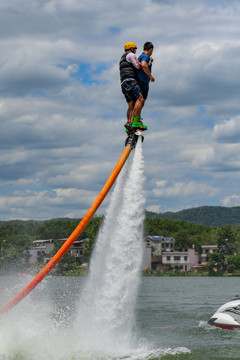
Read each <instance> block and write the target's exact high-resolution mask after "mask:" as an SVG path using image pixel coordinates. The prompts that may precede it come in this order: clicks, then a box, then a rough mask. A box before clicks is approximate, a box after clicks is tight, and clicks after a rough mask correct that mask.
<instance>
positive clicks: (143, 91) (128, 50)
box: [119, 42, 155, 134]
mask: <svg viewBox="0 0 240 360" xmlns="http://www.w3.org/2000/svg"><path fill="white" fill-rule="evenodd" d="M146 44H147V47H148V49H145V45H146ZM149 47H150V49H149ZM124 50H125V52H124V54H123V55H122V57H121V60H120V63H119V70H120V81H121V89H122V93H123V94H124V96H125V99H126V101H127V103H128V109H127V122H126V124H125V125H124V126H125V128H126V132H127V134H129V133H130V132H131V131H132V130H136V129H141V130H147V126H146V125H144V124H143V122H142V121H141V110H142V108H143V106H144V103H145V101H146V98H147V93H148V83H149V81H155V79H154V77H153V76H152V75H151V63H152V61H153V59H152V58H150V56H151V55H152V51H153V45H152V43H150V42H147V43H145V44H144V47H143V50H144V52H143V54H142V56H140V57H139V58H140V61H142V65H141V63H140V62H139V60H138V59H137V58H136V50H137V45H136V44H135V43H133V42H127V43H126V44H125V45H124ZM142 73H143V74H144V75H142ZM139 75H140V76H139ZM140 85H141V86H140Z"/></svg>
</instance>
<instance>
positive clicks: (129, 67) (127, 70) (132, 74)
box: [119, 53, 137, 83]
mask: <svg viewBox="0 0 240 360" xmlns="http://www.w3.org/2000/svg"><path fill="white" fill-rule="evenodd" d="M127 54H128V53H124V54H123V56H122V57H121V60H120V62H119V70H120V81H121V83H122V82H123V81H124V80H126V79H135V80H137V69H136V68H135V67H134V66H133V64H131V63H129V62H128V61H127V60H126V56H127Z"/></svg>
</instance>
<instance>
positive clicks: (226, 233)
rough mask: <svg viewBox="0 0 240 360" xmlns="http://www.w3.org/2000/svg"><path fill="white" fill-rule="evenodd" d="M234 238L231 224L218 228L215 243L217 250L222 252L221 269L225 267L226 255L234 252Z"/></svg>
mask: <svg viewBox="0 0 240 360" xmlns="http://www.w3.org/2000/svg"><path fill="white" fill-rule="evenodd" d="M235 240H236V239H235V236H234V233H233V230H232V228H231V226H229V225H224V226H222V227H221V228H220V229H219V230H218V232H217V244H218V249H219V252H220V253H221V254H222V258H223V264H222V268H223V270H226V268H227V263H226V257H227V256H228V255H233V254H234V252H235V247H234V243H235Z"/></svg>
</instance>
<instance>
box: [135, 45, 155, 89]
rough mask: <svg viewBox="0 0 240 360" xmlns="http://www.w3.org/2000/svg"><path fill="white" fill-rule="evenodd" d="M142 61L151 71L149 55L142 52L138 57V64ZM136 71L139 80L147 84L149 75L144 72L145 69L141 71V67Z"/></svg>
mask: <svg viewBox="0 0 240 360" xmlns="http://www.w3.org/2000/svg"><path fill="white" fill-rule="evenodd" d="M142 61H145V62H146V63H147V64H148V69H149V71H150V72H151V71H152V63H151V61H150V56H149V55H147V54H146V53H144V52H143V53H142V54H141V55H140V56H139V58H138V62H139V63H140V64H141V62H142ZM137 73H138V78H139V80H141V81H143V82H144V83H146V84H148V83H149V82H150V77H149V76H148V75H147V74H146V73H145V71H143V70H142V69H141V70H138V72H137Z"/></svg>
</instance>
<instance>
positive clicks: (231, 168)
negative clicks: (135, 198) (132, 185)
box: [0, 0, 240, 220]
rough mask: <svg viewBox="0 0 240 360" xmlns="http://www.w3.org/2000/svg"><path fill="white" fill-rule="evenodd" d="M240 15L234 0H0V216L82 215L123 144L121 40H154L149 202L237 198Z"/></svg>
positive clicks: (172, 205) (174, 205)
mask: <svg viewBox="0 0 240 360" xmlns="http://www.w3.org/2000/svg"><path fill="white" fill-rule="evenodd" d="M239 18H240V2H239V1H238V0H236V1H235V0H228V1H224V0H222V1H220V0H211V1H209V0H198V1H193V0H143V1H141V2H139V1H136V0H132V1H129V0H122V1H115V0H112V1H109V0H99V1H96V0H49V1H48V0H21V1H19V0H9V1H5V0H0V47H1V56H0V220H10V219H23V220H27V219H34V220H46V219H52V218H59V217H70V218H79V217H82V216H84V215H85V213H86V211H87V210H88V209H89V207H90V206H91V204H92V202H93V201H94V200H95V198H96V197H97V195H98V193H99V191H100V190H101V189H102V187H103V186H104V184H105V182H106V180H107V179H108V177H109V175H110V174H111V172H112V170H113V168H114V166H115V164H116V163H117V161H118V159H119V157H120V156H121V154H122V152H123V150H124V142H125V138H126V134H125V131H124V126H123V125H124V123H125V122H126V110H127V103H126V101H125V99H124V96H123V94H122V92H121V88H120V80H119V69H118V64H119V60H120V57H121V56H122V54H123V52H124V50H123V47H124V44H125V43H126V42H128V41H132V42H134V43H136V44H137V46H138V49H137V56H139V55H140V54H141V53H142V48H143V44H144V43H145V42H146V41H151V42H153V44H154V52H153V58H154V62H153V67H152V74H153V76H154V77H155V82H154V83H150V90H149V97H148V99H147V101H146V103H145V106H144V108H143V110H142V117H143V119H144V123H145V124H146V125H147V126H148V131H147V132H145V139H144V143H143V148H144V160H145V177H146V181H145V193H146V210H149V211H154V212H161V213H162V212H166V211H174V212H175V211H179V210H182V209H187V208H192V207H197V206H204V205H209V206H228V207H231V206H240V126H239V121H240V100H239V99H240V26H239ZM108 203H109V195H108V196H107V198H106V199H105V201H104V203H103V204H102V205H101V207H100V208H99V210H98V212H97V214H98V215H100V214H104V212H105V210H106V207H107V206H108Z"/></svg>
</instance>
